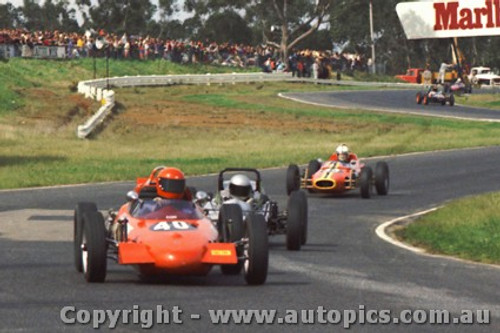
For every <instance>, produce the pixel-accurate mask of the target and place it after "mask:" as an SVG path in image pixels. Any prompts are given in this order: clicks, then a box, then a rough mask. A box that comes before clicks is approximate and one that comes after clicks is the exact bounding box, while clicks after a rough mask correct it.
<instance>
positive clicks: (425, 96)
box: [422, 95, 429, 105]
mask: <svg viewBox="0 0 500 333" xmlns="http://www.w3.org/2000/svg"><path fill="white" fill-rule="evenodd" d="M422 103H424V104H425V105H428V104H429V96H427V95H424V97H423V98H422Z"/></svg>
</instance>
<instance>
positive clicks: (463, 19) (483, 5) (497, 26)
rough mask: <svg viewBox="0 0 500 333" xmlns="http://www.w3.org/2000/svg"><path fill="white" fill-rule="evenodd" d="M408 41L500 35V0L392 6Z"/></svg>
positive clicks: (407, 3)
mask: <svg viewBox="0 0 500 333" xmlns="http://www.w3.org/2000/svg"><path fill="white" fill-rule="evenodd" d="M396 11H397V13H398V16H399V20H400V21H401V24H402V25H403V29H404V31H405V34H406V37H407V38H408V39H421V38H450V37H472V36H493V35H500V0H455V1H453V0H448V1H446V0H435V1H426V2H401V3H398V4H397V6H396Z"/></svg>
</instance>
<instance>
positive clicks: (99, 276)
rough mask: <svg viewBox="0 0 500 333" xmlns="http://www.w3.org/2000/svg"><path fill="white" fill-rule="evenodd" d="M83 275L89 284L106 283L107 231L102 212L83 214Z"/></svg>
mask: <svg viewBox="0 0 500 333" xmlns="http://www.w3.org/2000/svg"><path fill="white" fill-rule="evenodd" d="M81 252H82V264H83V274H84V276H85V280H87V282H104V279H105V278H106V268H107V246H106V229H105V228H104V218H103V217H102V214H101V213H100V212H97V211H95V212H91V211H88V212H85V213H84V214H83V240H82V247H81Z"/></svg>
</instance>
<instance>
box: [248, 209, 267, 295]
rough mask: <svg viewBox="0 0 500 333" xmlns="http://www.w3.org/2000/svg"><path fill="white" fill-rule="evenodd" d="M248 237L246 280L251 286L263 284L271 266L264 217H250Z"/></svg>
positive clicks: (252, 214) (253, 215)
mask: <svg viewBox="0 0 500 333" xmlns="http://www.w3.org/2000/svg"><path fill="white" fill-rule="evenodd" d="M246 237H247V238H248V242H247V243H246V244H245V245H244V255H245V261H244V268H245V280H246V282H247V283H248V284H250V285H258V284H263V283H264V282H265V281H266V278H267V269H268V266H269V242H268V236H267V225H266V220H265V219H264V216H262V215H260V214H255V213H253V212H252V213H250V214H249V215H248V217H247V220H246Z"/></svg>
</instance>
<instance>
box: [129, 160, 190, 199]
mask: <svg viewBox="0 0 500 333" xmlns="http://www.w3.org/2000/svg"><path fill="white" fill-rule="evenodd" d="M145 191H147V192H149V193H150V194H151V195H154V196H156V197H159V198H163V199H177V200H192V198H193V195H192V193H191V191H190V190H189V189H188V188H187V187H186V178H185V177H184V173H183V172H182V171H181V170H179V169H177V168H174V167H164V166H161V167H156V168H155V169H153V171H152V172H151V175H150V176H149V178H147V179H146V180H145V181H142V182H140V183H138V184H137V185H136V187H135V192H136V193H138V194H140V193H143V192H145ZM152 192H153V193H152ZM139 196H141V195H139Z"/></svg>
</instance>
